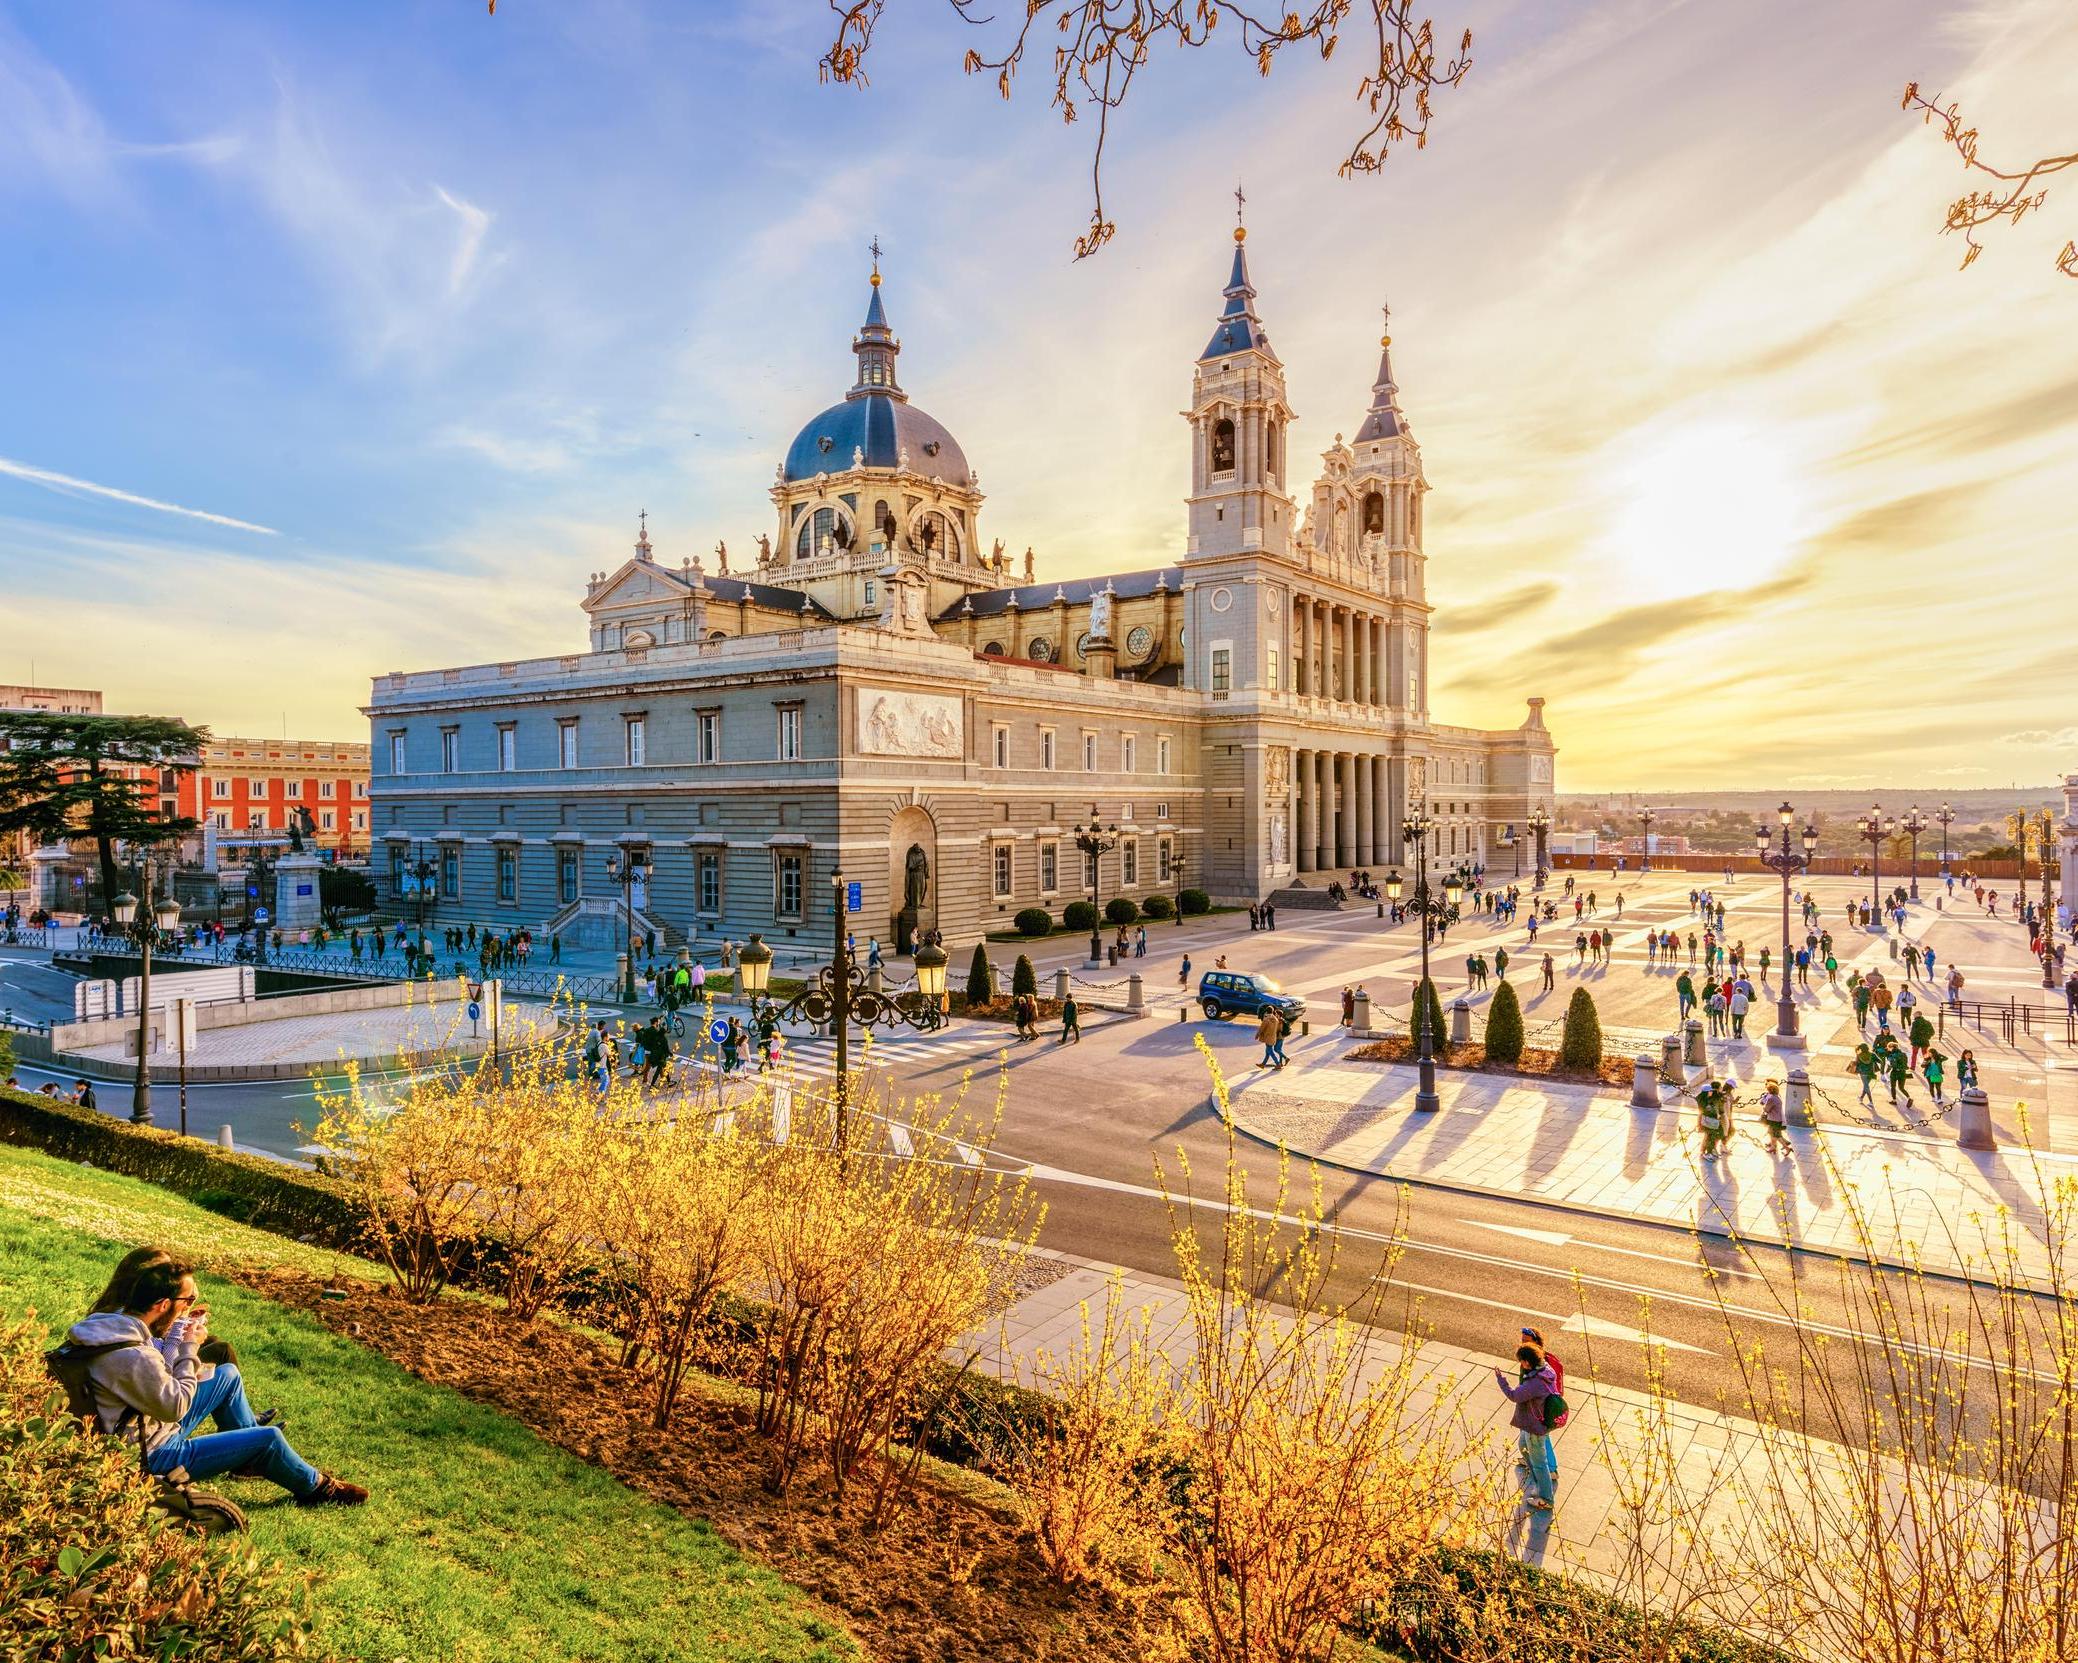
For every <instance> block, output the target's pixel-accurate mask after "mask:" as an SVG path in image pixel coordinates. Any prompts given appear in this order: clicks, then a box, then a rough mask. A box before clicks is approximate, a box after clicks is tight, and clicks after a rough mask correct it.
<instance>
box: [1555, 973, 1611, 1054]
mask: <svg viewBox="0 0 2078 1663" xmlns="http://www.w3.org/2000/svg"><path fill="white" fill-rule="evenodd" d="M1559 1064H1560V1066H1561V1067H1564V1068H1579V1069H1594V1068H1600V1067H1601V1066H1602V1019H1601V1017H1600V1016H1599V1015H1598V1014H1596V1011H1595V1000H1594V995H1593V994H1591V993H1589V992H1588V991H1587V989H1586V988H1584V987H1576V988H1575V989H1574V990H1573V1002H1572V1003H1571V1004H1569V1005H1568V1006H1566V1028H1565V1032H1564V1033H1563V1034H1562V1035H1561V1036H1560V1039H1559Z"/></svg>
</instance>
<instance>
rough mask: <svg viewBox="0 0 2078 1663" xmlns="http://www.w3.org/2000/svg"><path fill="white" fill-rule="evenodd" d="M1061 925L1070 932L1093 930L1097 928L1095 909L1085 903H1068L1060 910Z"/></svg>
mask: <svg viewBox="0 0 2078 1663" xmlns="http://www.w3.org/2000/svg"><path fill="white" fill-rule="evenodd" d="M1061 924H1062V926H1063V927H1064V928H1066V929H1070V930H1093V929H1095V928H1096V927H1097V909H1096V908H1095V907H1093V906H1092V905H1090V903H1089V902H1087V901H1070V902H1069V903H1068V904H1067V905H1066V906H1065V907H1063V908H1062V909H1061Z"/></svg>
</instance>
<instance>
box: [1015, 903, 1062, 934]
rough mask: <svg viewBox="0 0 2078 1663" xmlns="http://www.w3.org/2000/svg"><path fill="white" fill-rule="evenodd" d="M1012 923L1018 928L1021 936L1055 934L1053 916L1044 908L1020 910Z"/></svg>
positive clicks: (1024, 908)
mask: <svg viewBox="0 0 2078 1663" xmlns="http://www.w3.org/2000/svg"><path fill="white" fill-rule="evenodd" d="M1010 922H1011V923H1012V924H1013V925H1014V926H1016V929H1017V933H1018V934H1019V935H1033V936H1037V935H1052V934H1053V914H1052V913H1050V912H1048V911H1047V910H1046V908H1044V907H1023V908H1020V909H1019V911H1018V914H1017V916H1016V917H1015V918H1013V919H1011V921H1010Z"/></svg>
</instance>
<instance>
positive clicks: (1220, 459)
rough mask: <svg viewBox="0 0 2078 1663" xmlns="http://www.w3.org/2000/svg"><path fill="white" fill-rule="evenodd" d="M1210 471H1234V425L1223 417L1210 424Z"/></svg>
mask: <svg viewBox="0 0 2078 1663" xmlns="http://www.w3.org/2000/svg"><path fill="white" fill-rule="evenodd" d="M1212 471H1213V472H1214V473H1232V472H1233V471H1234V424H1233V422H1232V421H1231V420H1229V419H1228V418H1227V417H1225V416H1222V417H1220V418H1219V420H1218V421H1216V422H1214V423H1213V424H1212Z"/></svg>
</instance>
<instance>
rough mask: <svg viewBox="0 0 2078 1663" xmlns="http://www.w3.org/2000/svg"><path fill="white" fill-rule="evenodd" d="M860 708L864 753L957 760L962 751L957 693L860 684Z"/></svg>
mask: <svg viewBox="0 0 2078 1663" xmlns="http://www.w3.org/2000/svg"><path fill="white" fill-rule="evenodd" d="M858 711H859V717H858V724H859V731H858V749H859V751H860V753H861V754H862V755H865V756H918V757H942V758H945V759H947V760H950V761H955V762H956V761H958V760H959V758H960V757H961V755H962V754H963V750H964V747H963V742H962V726H961V722H960V701H959V699H958V698H956V697H951V696H948V695H946V694H943V693H908V692H894V691H889V690H885V689H881V688H861V689H860V690H859V698H858Z"/></svg>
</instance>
